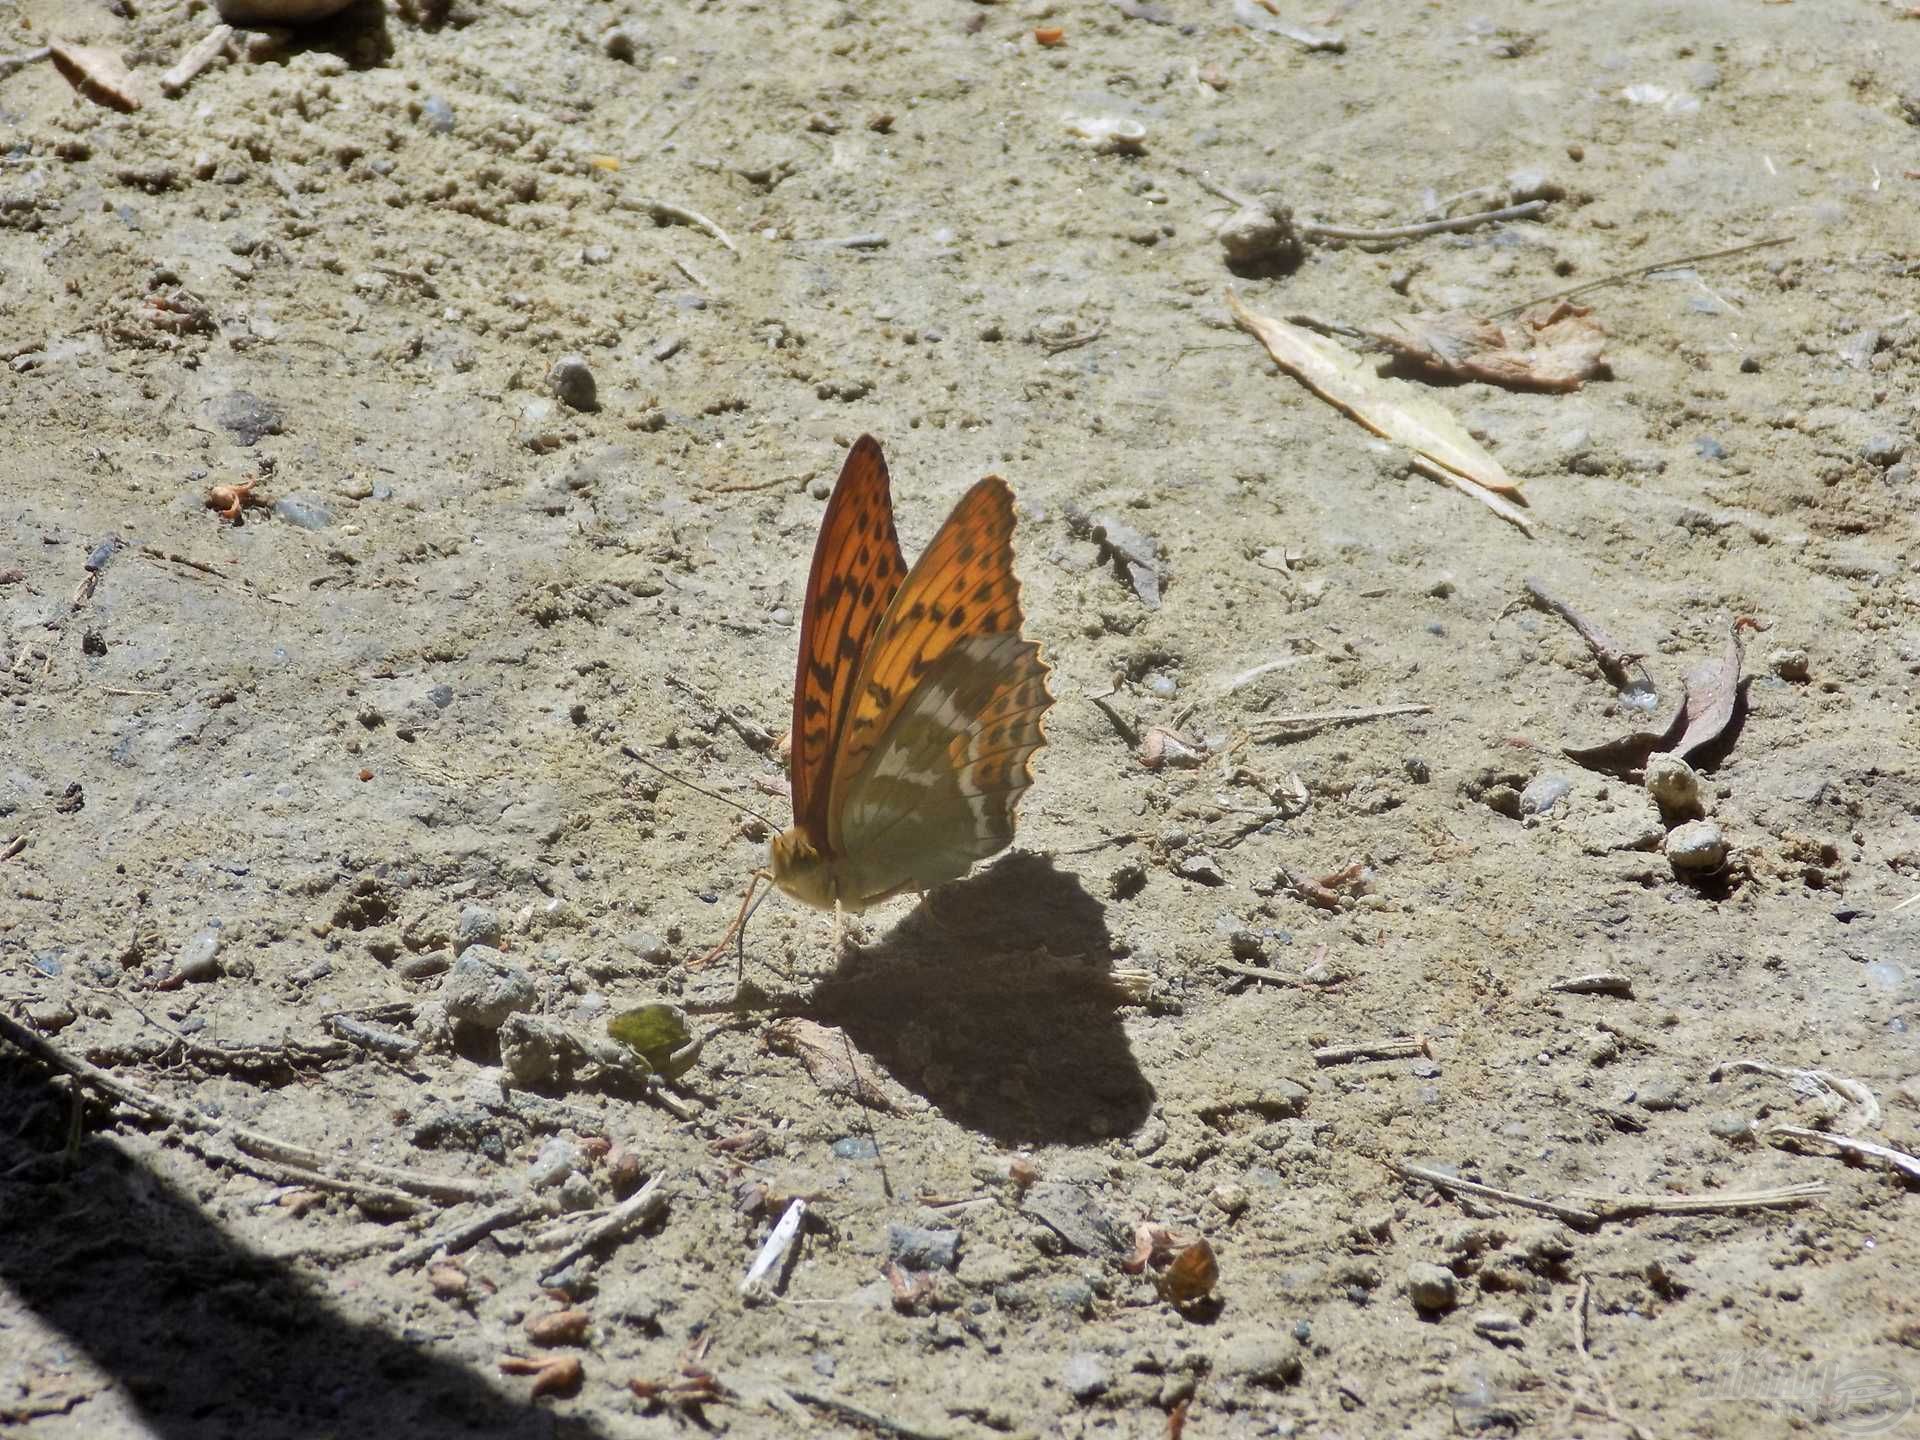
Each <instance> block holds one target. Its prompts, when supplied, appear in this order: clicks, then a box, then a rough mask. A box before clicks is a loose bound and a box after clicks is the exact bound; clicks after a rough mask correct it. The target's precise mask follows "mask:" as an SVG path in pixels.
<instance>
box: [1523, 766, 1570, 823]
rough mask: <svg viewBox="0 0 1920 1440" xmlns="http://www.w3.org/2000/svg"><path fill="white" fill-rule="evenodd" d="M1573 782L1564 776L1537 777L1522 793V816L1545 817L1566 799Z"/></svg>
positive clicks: (1528, 783)
mask: <svg viewBox="0 0 1920 1440" xmlns="http://www.w3.org/2000/svg"><path fill="white" fill-rule="evenodd" d="M1572 789H1573V782H1572V781H1571V780H1569V779H1567V778H1566V776H1564V775H1537V776H1535V777H1534V778H1533V779H1532V780H1530V781H1528V782H1527V788H1526V789H1524V790H1522V791H1521V792H1520V813H1521V814H1522V815H1544V814H1546V813H1547V812H1548V811H1549V810H1551V809H1553V807H1554V806H1555V805H1557V804H1559V803H1560V802H1561V801H1562V800H1563V799H1565V798H1566V796H1567V794H1568V792H1570V791H1571V790H1572Z"/></svg>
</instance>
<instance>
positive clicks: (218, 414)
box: [213, 390, 286, 445]
mask: <svg viewBox="0 0 1920 1440" xmlns="http://www.w3.org/2000/svg"><path fill="white" fill-rule="evenodd" d="M213 422H214V424H216V425H218V426H219V427H220V428H221V429H222V430H224V431H226V432H227V433H228V434H229V435H231V436H233V439H234V443H235V444H237V445H258V444H259V443H260V441H261V438H262V437H263V436H267V435H278V434H279V433H280V432H281V429H282V428H283V426H284V425H285V423H286V422H285V420H284V419H283V417H282V416H281V414H280V411H279V410H278V408H276V407H275V406H273V405H270V404H268V403H267V402H266V401H265V400H262V399H261V398H260V397H259V396H258V395H256V394H254V393H253V392H252V391H251V390H234V391H230V392H228V393H227V394H225V395H222V396H221V397H220V398H219V399H218V400H216V401H214V402H213Z"/></svg>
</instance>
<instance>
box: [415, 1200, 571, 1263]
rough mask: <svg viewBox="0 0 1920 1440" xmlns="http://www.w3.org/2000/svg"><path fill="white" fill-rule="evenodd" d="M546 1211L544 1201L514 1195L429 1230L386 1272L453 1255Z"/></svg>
mask: <svg viewBox="0 0 1920 1440" xmlns="http://www.w3.org/2000/svg"><path fill="white" fill-rule="evenodd" d="M546 1208H547V1202H546V1201H544V1200H540V1199H536V1198H535V1197H533V1196H531V1195H520V1196H516V1197H515V1198H514V1199H512V1200H509V1201H507V1202H506V1203H505V1204H504V1205H496V1206H494V1208H493V1209H491V1210H482V1211H481V1212H480V1213H479V1214H478V1215H473V1216H469V1217H467V1218H466V1219H463V1220H460V1221H458V1222H455V1223H451V1224H445V1225H442V1226H440V1227H439V1228H438V1229H436V1230H432V1231H429V1232H428V1233H427V1234H426V1235H425V1236H423V1237H422V1238H421V1239H419V1240H417V1241H415V1242H414V1243H413V1244H411V1245H409V1246H407V1248H406V1249H404V1250H402V1251H401V1252H400V1253H399V1254H398V1255H395V1256H394V1257H393V1258H392V1259H391V1260H389V1261H388V1262H387V1270H388V1272H389V1273H392V1274H397V1273H398V1272H400V1271H402V1270H410V1269H412V1268H413V1267H414V1266H415V1265H418V1264H420V1263H421V1262H422V1261H425V1260H430V1259H432V1258H433V1257H434V1256H435V1255H437V1254H439V1253H440V1252H441V1251H442V1250H445V1251H446V1252H447V1253H448V1254H449V1255H456V1254H458V1253H459V1252H460V1251H462V1250H464V1249H466V1248H467V1247H468V1246H469V1245H471V1244H473V1243H474V1242H475V1241H476V1240H479V1239H481V1238H483V1237H484V1236H487V1235H490V1234H492V1233H493V1232H494V1231H495V1230H501V1229H504V1228H505V1227H507V1226H509V1225H517V1224H519V1223H520V1222H521V1221H522V1220H527V1219H531V1218H532V1217H533V1216H535V1215H538V1214H539V1213H540V1212H541V1211H543V1210H545V1209H546Z"/></svg>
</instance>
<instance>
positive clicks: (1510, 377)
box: [1361, 300, 1607, 391]
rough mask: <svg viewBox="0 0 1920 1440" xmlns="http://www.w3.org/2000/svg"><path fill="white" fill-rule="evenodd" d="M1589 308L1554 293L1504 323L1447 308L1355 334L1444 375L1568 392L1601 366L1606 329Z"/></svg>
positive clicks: (1603, 368) (1597, 372)
mask: <svg viewBox="0 0 1920 1440" xmlns="http://www.w3.org/2000/svg"><path fill="white" fill-rule="evenodd" d="M1592 315H1593V312H1592V311H1591V310H1590V309H1588V308H1587V307H1586V306H1584V305H1573V304H1570V303H1568V302H1567V301H1565V300H1562V301H1560V302H1559V303H1558V304H1556V305H1554V306H1553V307H1552V308H1551V309H1544V308H1537V309H1534V310H1530V311H1528V312H1527V313H1526V314H1524V315H1521V316H1519V317H1518V318H1516V319H1513V320H1509V321H1506V322H1504V323H1503V322H1501V321H1499V320H1488V319H1484V318H1482V317H1481V316H1478V315H1471V314H1468V313H1467V312H1466V311H1464V310H1448V311H1445V312H1443V313H1441V314H1438V315H1410V316H1408V317H1407V318H1406V319H1404V320H1389V321H1388V322H1387V323H1386V324H1384V325H1381V326H1378V327H1369V328H1364V329H1362V331H1361V334H1363V335H1365V336H1366V337H1367V338H1368V339H1370V340H1373V341H1375V342H1376V343H1378V344H1379V345H1380V346H1381V347H1382V348H1383V349H1385V350H1387V351H1388V352H1389V353H1391V354H1392V355H1394V356H1395V357H1396V358H1398V359H1400V360H1403V361H1405V362H1407V363H1408V364H1411V365H1415V366H1418V367H1420V368H1421V369H1423V370H1427V371H1430V372H1432V373H1433V374H1435V375H1439V376H1441V377H1444V378H1446V379H1450V380H1484V381H1486V382H1487V383H1488V384H1491V385H1505V386H1507V387H1508V388H1510V389H1514V390H1554V391H1568V390H1578V389H1579V388H1580V386H1581V385H1582V384H1583V383H1585V382H1586V381H1588V380H1591V379H1593V378H1594V377H1595V376H1597V375H1604V374H1605V373H1606V369H1607V362H1606V360H1605V359H1604V358H1603V356H1602V352H1603V351H1604V350H1605V349H1606V344H1607V332H1606V331H1605V330H1603V329H1601V328H1600V322H1599V321H1597V320H1595V319H1593V318H1591V317H1592Z"/></svg>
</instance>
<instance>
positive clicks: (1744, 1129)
mask: <svg viewBox="0 0 1920 1440" xmlns="http://www.w3.org/2000/svg"><path fill="white" fill-rule="evenodd" d="M1707 1133H1708V1134H1709V1135H1711V1136H1713V1138H1714V1139H1716V1140H1725V1141H1726V1142H1727V1143H1728V1144H1730V1145H1739V1144H1744V1143H1746V1142H1748V1141H1750V1140H1752V1139H1753V1120H1752V1119H1751V1118H1750V1117H1749V1116H1746V1115H1743V1114H1741V1112H1740V1111H1738V1110H1722V1111H1719V1112H1718V1113H1717V1114H1714V1115H1710V1116H1708V1117H1707Z"/></svg>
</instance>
